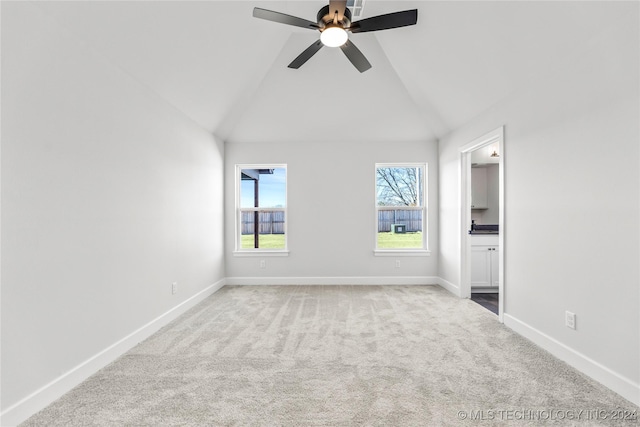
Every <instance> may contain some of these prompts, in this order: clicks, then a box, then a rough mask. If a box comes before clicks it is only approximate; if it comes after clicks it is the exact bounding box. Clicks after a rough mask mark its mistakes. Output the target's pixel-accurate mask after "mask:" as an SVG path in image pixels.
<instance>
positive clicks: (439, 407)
mask: <svg viewBox="0 0 640 427" xmlns="http://www.w3.org/2000/svg"><path fill="white" fill-rule="evenodd" d="M619 408H621V409H623V410H624V409H626V410H629V411H634V410H636V411H637V410H638V408H637V407H634V406H633V405H632V404H630V403H629V402H628V401H626V400H624V399H623V398H621V397H620V396H618V395H616V394H615V393H613V392H611V391H609V390H608V389H606V388H605V387H603V386H601V385H599V384H598V383H596V382H595V381H592V380H590V379H589V378H587V377H585V376H584V375H582V374H580V373H579V372H577V371H576V370H574V369H572V368H570V367H569V366H567V365H566V364H564V363H562V362H560V361H558V360H557V359H555V358H553V357H552V356H551V355H550V354H548V353H546V352H545V351H543V350H541V349H539V348H537V347H536V346H534V345H533V344H531V343H529V342H528V341H527V340H525V339H524V338H521V337H520V336H518V335H517V334H515V333H513V332H512V331H511V330H509V329H508V328H506V327H504V325H501V324H500V323H498V321H497V320H496V316H495V315H494V314H492V313H490V312H489V311H487V310H486V309H485V308H483V307H481V306H479V305H477V304H476V303H474V302H472V301H470V300H460V299H458V298H456V297H454V296H452V295H451V294H449V293H448V292H447V291H445V290H443V289H441V288H439V287H437V286H238V287H234V286H227V287H224V288H222V289H221V290H220V291H218V292H217V293H215V294H214V295H212V296H211V297H209V298H208V299H207V300H206V301H204V302H202V303H201V304H199V305H198V306H196V307H194V308H193V309H192V310H190V311H189V312H188V313H186V314H185V315H184V316H182V317H181V318H180V319H178V320H177V321H175V322H173V323H171V324H170V325H168V326H167V327H165V328H163V329H162V330H161V331H159V332H158V333H157V334H155V335H153V336H152V337H151V338H149V339H148V340H146V341H144V342H143V343H141V344H140V345H138V346H137V347H135V348H134V349H132V350H131V351H130V352H128V353H127V354H126V355H124V356H123V357H121V358H120V359H118V360H117V361H115V362H114V363H112V364H111V365H109V366H107V367H106V368H105V369H103V370H101V371H100V372H98V373H97V374H95V375H94V376H92V377H91V378H89V379H88V380H87V381H85V382H84V383H82V384H81V385H79V386H78V387H76V388H75V389H74V390H72V391H71V392H70V393H68V394H66V395H65V396H63V397H62V398H61V399H59V400H58V401H57V402H54V403H53V404H52V405H51V406H49V407H48V408H46V409H44V410H43V411H41V412H39V413H38V414H36V415H35V416H33V417H32V418H30V419H29V420H27V422H25V423H24V424H23V425H25V426H90V425H101V426H102V425H105V426H120V425H135V426H173V425H180V426H183V425H184V426H205V425H206V426H219V425H224V426H226V425H228V426H244V425H252V426H279V425H284V426H351V425H368V426H446V425H456V426H457V425H469V426H471V425H473V426H477V425H496V424H497V425H518V426H519V425H540V424H547V425H575V424H579V425H612V424H616V423H618V424H619V425H625V426H630V425H637V421H635V422H634V421H620V422H617V421H612V420H610V419H607V420H604V419H598V418H604V416H603V415H604V414H605V413H603V412H596V411H607V412H606V414H609V413H610V412H608V411H613V410H616V409H619ZM580 411H583V412H580ZM607 418H611V416H610V415H609V416H608V417H607Z"/></svg>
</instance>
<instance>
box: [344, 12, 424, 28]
mask: <svg viewBox="0 0 640 427" xmlns="http://www.w3.org/2000/svg"><path fill="white" fill-rule="evenodd" d="M416 22H418V9H411V10H403V11H402V12H394V13H387V14H385V15H378V16H372V17H371V18H367V19H363V20H361V21H357V22H354V23H353V24H351V28H349V30H350V31H351V32H352V33H365V32H367V31H379V30H388V29H391V28H398V27H406V26H408V25H415V24H416Z"/></svg>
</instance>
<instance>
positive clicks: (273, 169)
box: [236, 165, 287, 255]
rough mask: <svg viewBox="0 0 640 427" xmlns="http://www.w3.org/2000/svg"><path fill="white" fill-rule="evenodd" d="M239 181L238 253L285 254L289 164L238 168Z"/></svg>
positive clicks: (237, 200) (240, 166) (237, 199)
mask: <svg viewBox="0 0 640 427" xmlns="http://www.w3.org/2000/svg"><path fill="white" fill-rule="evenodd" d="M236 181H237V196H236V208H237V209H236V210H237V220H236V223H237V227H236V253H244V254H251V253H256V252H259V253H260V254H261V255H264V254H265V253H266V252H271V253H273V254H286V251H287V222H286V218H287V167H286V165H237V166H236Z"/></svg>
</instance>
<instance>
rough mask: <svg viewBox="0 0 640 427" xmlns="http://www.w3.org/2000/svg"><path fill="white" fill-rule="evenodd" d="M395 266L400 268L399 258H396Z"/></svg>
mask: <svg viewBox="0 0 640 427" xmlns="http://www.w3.org/2000/svg"><path fill="white" fill-rule="evenodd" d="M396 268H400V260H399V259H397V260H396Z"/></svg>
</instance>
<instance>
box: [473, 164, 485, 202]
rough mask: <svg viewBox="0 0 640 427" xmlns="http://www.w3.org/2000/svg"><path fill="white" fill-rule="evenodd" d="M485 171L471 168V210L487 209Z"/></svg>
mask: <svg viewBox="0 0 640 427" xmlns="http://www.w3.org/2000/svg"><path fill="white" fill-rule="evenodd" d="M487 199H488V197H487V169H486V168H471V209H487V206H488V203H487Z"/></svg>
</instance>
